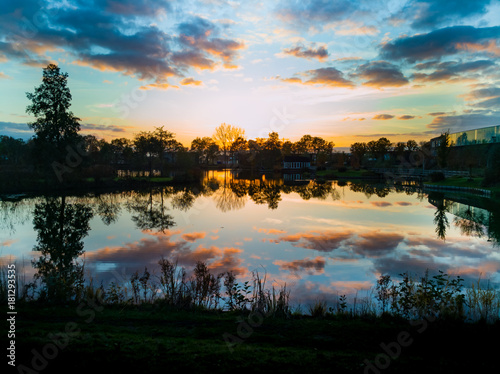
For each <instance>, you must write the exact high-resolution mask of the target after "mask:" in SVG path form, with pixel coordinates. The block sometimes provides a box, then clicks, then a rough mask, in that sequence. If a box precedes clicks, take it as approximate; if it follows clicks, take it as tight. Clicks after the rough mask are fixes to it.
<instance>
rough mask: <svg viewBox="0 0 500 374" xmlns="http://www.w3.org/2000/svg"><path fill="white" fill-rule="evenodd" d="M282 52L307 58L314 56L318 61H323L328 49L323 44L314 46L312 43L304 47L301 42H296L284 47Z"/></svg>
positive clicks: (326, 56)
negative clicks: (294, 44)
mask: <svg viewBox="0 0 500 374" xmlns="http://www.w3.org/2000/svg"><path fill="white" fill-rule="evenodd" d="M283 53H284V54H285V55H291V56H295V57H301V58H307V59H314V58H315V59H317V60H318V61H324V60H326V59H327V58H328V50H327V49H326V48H325V47H324V46H319V47H317V48H315V45H314V44H312V45H311V46H309V47H305V46H304V45H302V44H298V45H296V46H294V47H291V48H287V49H284V50H283Z"/></svg>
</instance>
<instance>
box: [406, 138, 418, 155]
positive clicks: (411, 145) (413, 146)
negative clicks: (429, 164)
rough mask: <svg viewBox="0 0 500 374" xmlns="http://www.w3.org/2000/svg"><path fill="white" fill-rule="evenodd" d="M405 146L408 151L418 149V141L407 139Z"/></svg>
mask: <svg viewBox="0 0 500 374" xmlns="http://www.w3.org/2000/svg"><path fill="white" fill-rule="evenodd" d="M406 148H407V149H408V150H409V151H410V152H415V151H418V150H419V147H418V143H417V142H416V141H415V140H412V139H410V140H408V141H407V142H406Z"/></svg>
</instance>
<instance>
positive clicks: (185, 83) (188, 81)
mask: <svg viewBox="0 0 500 374" xmlns="http://www.w3.org/2000/svg"><path fill="white" fill-rule="evenodd" d="M180 83H181V85H183V86H189V85H192V86H201V85H202V84H203V82H202V81H197V80H195V79H194V78H184V79H183V80H181V82H180Z"/></svg>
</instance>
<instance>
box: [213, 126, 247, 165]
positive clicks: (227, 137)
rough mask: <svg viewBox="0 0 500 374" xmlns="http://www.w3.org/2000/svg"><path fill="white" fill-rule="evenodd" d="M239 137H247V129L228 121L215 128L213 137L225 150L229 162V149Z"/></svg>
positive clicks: (225, 156)
mask: <svg viewBox="0 0 500 374" xmlns="http://www.w3.org/2000/svg"><path fill="white" fill-rule="evenodd" d="M239 137H242V138H244V137H245V130H243V129H241V128H239V127H235V126H232V125H229V124H226V123H222V124H221V125H220V126H219V127H217V128H216V129H215V132H214V134H213V135H212V138H213V140H214V142H215V143H216V144H218V145H219V146H220V147H221V148H222V150H223V151H224V158H225V159H226V164H227V151H228V150H229V149H231V145H232V144H233V143H234V141H235V140H236V139H238V138H239Z"/></svg>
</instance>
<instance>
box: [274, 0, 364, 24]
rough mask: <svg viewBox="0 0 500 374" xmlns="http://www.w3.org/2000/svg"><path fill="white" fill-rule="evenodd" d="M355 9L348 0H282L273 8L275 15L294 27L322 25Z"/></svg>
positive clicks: (340, 18) (342, 17)
mask: <svg viewBox="0 0 500 374" xmlns="http://www.w3.org/2000/svg"><path fill="white" fill-rule="evenodd" d="M355 10H356V6H355V5H354V3H353V2H352V1H348V0H338V1H329V0H304V1H296V2H290V1H282V2H281V3H280V4H279V5H278V6H277V8H276V9H275V14H276V16H277V17H278V18H279V19H281V20H283V21H285V22H287V23H288V24H290V25H291V26H294V27H302V28H304V27H305V28H309V27H311V26H314V27H322V26H323V25H326V24H328V23H332V22H334V21H338V20H342V19H346V18H347V17H348V16H350V15H351V14H352V13H353V12H354V11H355Z"/></svg>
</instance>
